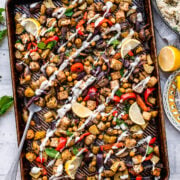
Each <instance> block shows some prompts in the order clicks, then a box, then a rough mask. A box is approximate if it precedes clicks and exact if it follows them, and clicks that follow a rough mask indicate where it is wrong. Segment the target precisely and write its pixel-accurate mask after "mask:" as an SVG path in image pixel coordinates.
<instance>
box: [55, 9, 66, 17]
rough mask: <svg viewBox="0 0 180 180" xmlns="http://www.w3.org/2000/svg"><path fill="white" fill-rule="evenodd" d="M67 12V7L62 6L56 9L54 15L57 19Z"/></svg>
mask: <svg viewBox="0 0 180 180" xmlns="http://www.w3.org/2000/svg"><path fill="white" fill-rule="evenodd" d="M65 12H66V8H64V7H60V8H58V9H55V11H54V12H53V14H52V16H53V17H56V18H57V19H60V18H61V17H62V16H63V15H64V13H65Z"/></svg>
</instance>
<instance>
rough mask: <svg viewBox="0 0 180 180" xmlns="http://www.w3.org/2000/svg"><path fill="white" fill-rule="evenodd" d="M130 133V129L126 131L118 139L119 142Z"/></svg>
mask: <svg viewBox="0 0 180 180" xmlns="http://www.w3.org/2000/svg"><path fill="white" fill-rule="evenodd" d="M128 135H129V132H128V131H124V132H123V133H122V134H121V135H120V136H119V137H118V139H117V142H120V141H122V140H123V138H124V137H127V136H128Z"/></svg>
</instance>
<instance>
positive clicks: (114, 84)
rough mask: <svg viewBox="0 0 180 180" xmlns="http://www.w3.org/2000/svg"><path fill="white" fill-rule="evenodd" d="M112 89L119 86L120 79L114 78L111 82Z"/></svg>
mask: <svg viewBox="0 0 180 180" xmlns="http://www.w3.org/2000/svg"><path fill="white" fill-rule="evenodd" d="M110 86H111V89H114V88H115V87H117V86H118V87H119V80H114V81H111V82H110Z"/></svg>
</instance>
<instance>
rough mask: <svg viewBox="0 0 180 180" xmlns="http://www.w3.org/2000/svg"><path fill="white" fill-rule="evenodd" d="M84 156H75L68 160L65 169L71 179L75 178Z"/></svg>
mask: <svg viewBox="0 0 180 180" xmlns="http://www.w3.org/2000/svg"><path fill="white" fill-rule="evenodd" d="M81 162H82V157H77V156H73V157H72V159H71V160H68V161H66V163H65V171H66V173H67V174H68V176H69V177H70V178H71V179H75V175H76V172H77V170H78V168H79V166H80V165H81Z"/></svg>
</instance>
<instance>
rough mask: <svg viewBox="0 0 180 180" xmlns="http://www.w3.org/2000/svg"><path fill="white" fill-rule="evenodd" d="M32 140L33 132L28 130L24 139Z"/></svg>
mask: <svg viewBox="0 0 180 180" xmlns="http://www.w3.org/2000/svg"><path fill="white" fill-rule="evenodd" d="M33 138H34V131H33V130H32V129H29V130H28V132H27V135H26V139H33Z"/></svg>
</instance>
